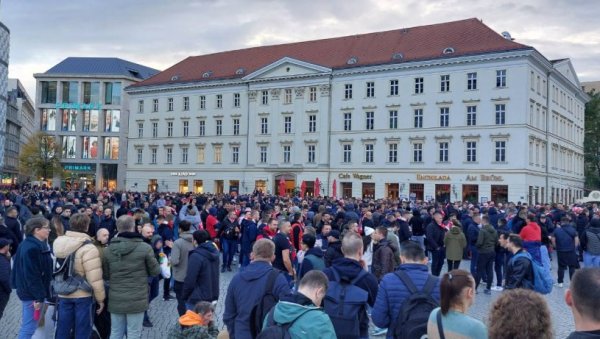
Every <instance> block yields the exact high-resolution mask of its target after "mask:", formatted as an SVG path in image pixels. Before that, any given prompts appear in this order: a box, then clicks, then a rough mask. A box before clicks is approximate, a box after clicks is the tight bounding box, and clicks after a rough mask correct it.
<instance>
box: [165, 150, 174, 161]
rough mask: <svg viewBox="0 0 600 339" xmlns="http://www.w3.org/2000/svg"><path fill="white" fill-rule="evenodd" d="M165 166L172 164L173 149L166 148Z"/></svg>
mask: <svg viewBox="0 0 600 339" xmlns="http://www.w3.org/2000/svg"><path fill="white" fill-rule="evenodd" d="M166 150H167V164H172V163H173V147H167V149H166Z"/></svg>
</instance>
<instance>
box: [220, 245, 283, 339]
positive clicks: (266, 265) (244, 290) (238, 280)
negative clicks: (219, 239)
mask: <svg viewBox="0 0 600 339" xmlns="http://www.w3.org/2000/svg"><path fill="white" fill-rule="evenodd" d="M250 256H251V257H252V262H251V263H250V264H249V265H248V266H247V267H246V269H244V270H243V271H240V272H238V273H237V274H236V275H235V276H234V277H233V279H231V282H230V283H229V286H228V287H227V296H226V298H225V312H224V313H223V322H224V323H225V325H227V330H228V332H229V337H230V338H252V335H251V333H250V321H251V319H250V312H251V311H252V308H253V307H254V305H256V304H257V303H258V302H260V301H261V299H262V297H263V295H264V294H265V293H267V292H271V294H272V295H273V296H274V297H275V298H277V299H279V298H281V297H283V296H284V295H286V294H288V293H290V285H289V284H288V282H287V279H286V278H285V277H284V276H283V274H278V275H277V276H276V278H275V280H274V281H273V289H272V290H271V291H266V288H267V281H268V280H269V276H270V275H271V272H273V271H277V269H275V268H273V266H272V265H271V262H272V261H273V260H274V259H275V244H274V243H273V242H272V241H271V240H269V239H259V240H257V241H256V242H255V243H254V246H253V247H252V253H251V254H250Z"/></svg>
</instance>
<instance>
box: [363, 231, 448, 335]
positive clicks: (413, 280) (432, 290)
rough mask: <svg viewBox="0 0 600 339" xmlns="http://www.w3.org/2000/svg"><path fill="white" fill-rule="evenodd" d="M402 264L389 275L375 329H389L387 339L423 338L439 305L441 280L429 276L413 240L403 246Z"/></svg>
mask: <svg viewBox="0 0 600 339" xmlns="http://www.w3.org/2000/svg"><path fill="white" fill-rule="evenodd" d="M400 258H401V259H402V264H401V265H400V267H399V268H398V270H396V271H395V272H393V273H388V274H386V275H385V276H384V277H383V279H382V280H381V283H380V285H379V293H378V294H377V300H376V302H375V307H374V308H373V311H372V313H371V319H372V320H373V323H374V324H375V326H377V327H380V328H388V332H387V338H407V339H408V338H420V337H421V336H423V335H424V334H427V321H428V319H429V314H430V313H431V311H432V310H433V309H435V308H436V307H438V306H439V302H440V280H439V278H438V277H436V276H433V275H431V274H429V268H428V267H427V257H425V252H424V251H423V249H422V248H421V246H420V245H419V244H418V243H416V242H414V241H407V242H405V243H403V244H402V249H401V251H400Z"/></svg>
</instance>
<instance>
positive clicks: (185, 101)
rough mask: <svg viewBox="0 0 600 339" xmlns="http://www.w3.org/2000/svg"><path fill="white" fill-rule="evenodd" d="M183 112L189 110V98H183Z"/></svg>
mask: <svg viewBox="0 0 600 339" xmlns="http://www.w3.org/2000/svg"><path fill="white" fill-rule="evenodd" d="M183 110H184V111H189V110H190V97H183Z"/></svg>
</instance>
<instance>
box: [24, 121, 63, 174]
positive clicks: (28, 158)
mask: <svg viewBox="0 0 600 339" xmlns="http://www.w3.org/2000/svg"><path fill="white" fill-rule="evenodd" d="M60 151H61V149H60V146H59V145H58V143H57V142H56V138H55V137H52V136H49V135H48V134H46V133H43V132H38V133H35V134H33V135H32V136H31V137H30V138H29V140H27V143H26V144H25V145H24V146H23V147H21V154H20V155H19V172H20V173H21V174H22V175H24V176H28V177H31V178H35V179H39V178H44V179H48V178H52V177H53V176H54V175H55V174H60V173H61V171H62V167H61V165H60Z"/></svg>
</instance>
